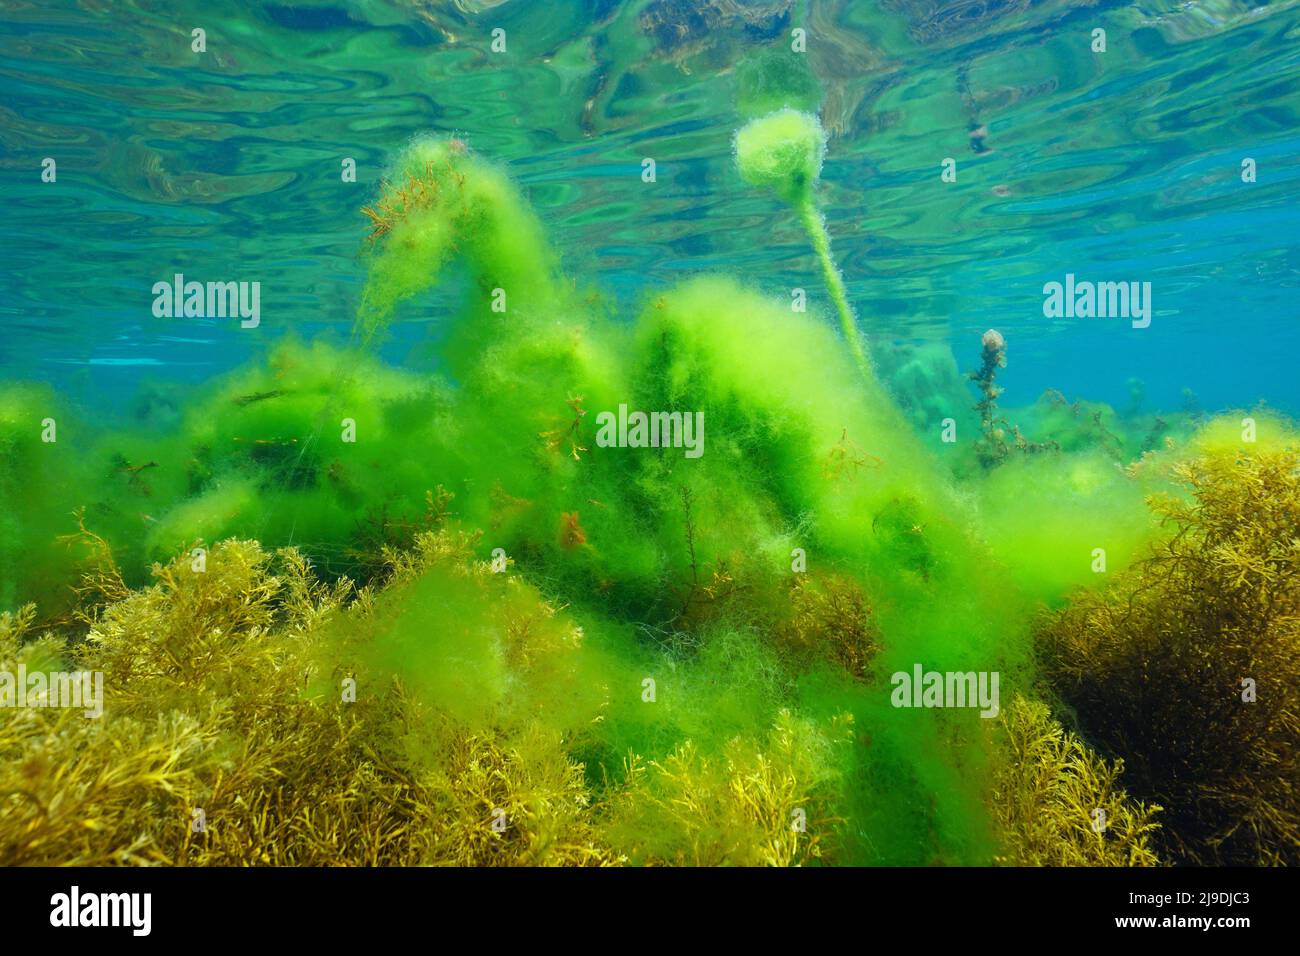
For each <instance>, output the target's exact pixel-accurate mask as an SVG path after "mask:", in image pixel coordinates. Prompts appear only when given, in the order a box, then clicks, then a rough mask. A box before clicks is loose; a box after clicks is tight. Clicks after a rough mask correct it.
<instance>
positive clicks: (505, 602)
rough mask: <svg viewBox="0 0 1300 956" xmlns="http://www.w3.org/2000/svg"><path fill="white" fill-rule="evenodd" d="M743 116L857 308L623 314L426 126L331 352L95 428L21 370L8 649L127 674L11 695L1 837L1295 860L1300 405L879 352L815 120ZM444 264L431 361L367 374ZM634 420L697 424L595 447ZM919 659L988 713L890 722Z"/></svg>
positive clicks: (298, 350)
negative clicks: (1076, 382) (1125, 404)
mask: <svg viewBox="0 0 1300 956" xmlns="http://www.w3.org/2000/svg"><path fill="white" fill-rule="evenodd" d="M780 105H782V104H781V103H775V104H773V103H765V104H764V108H765V110H766V108H767V107H771V106H780ZM795 105H800V104H795ZM734 145H735V150H736V159H737V162H738V164H739V167H740V172H741V174H742V176H743V177H744V178H745V179H746V181H748V182H750V183H751V184H753V185H754V186H756V187H759V188H763V189H766V190H768V191H769V192H770V193H771V194H772V195H774V196H775V197H776V198H777V199H778V200H780V201H782V202H784V203H786V204H788V205H789V206H790V209H791V214H792V215H793V216H795V217H797V218H798V220H799V221H800V222H801V223H802V224H803V226H804V228H805V229H806V230H807V231H808V234H809V237H810V242H811V243H812V245H813V248H814V249H815V251H816V252H817V255H818V257H819V261H820V262H821V265H822V269H823V276H822V278H823V279H824V280H825V282H826V288H827V289H828V290H829V292H830V301H831V302H832V304H833V306H834V309H835V316H834V319H835V321H828V317H827V316H825V315H817V314H815V310H810V311H809V312H807V313H805V312H801V311H797V310H794V309H792V308H791V304H790V302H789V301H788V300H787V301H781V300H775V301H774V300H771V299H769V298H765V297H763V296H760V295H758V294H756V293H754V292H752V291H749V290H747V289H745V288H742V287H740V286H738V285H737V284H736V283H734V282H732V281H730V280H728V279H727V278H726V277H713V278H696V279H692V280H690V281H687V282H685V283H683V284H681V285H680V286H679V287H677V288H674V289H672V290H670V291H667V292H665V293H663V294H662V295H654V296H651V297H649V298H647V299H646V300H645V301H644V302H643V303H642V305H641V307H640V312H639V314H638V315H637V316H636V317H635V320H634V321H627V320H626V319H621V320H620V319H619V318H618V317H616V316H615V315H614V314H613V311H614V310H613V306H612V305H611V304H610V301H609V300H608V299H607V298H606V297H604V296H603V295H602V294H601V292H600V291H598V290H595V289H592V288H589V287H586V286H584V285H581V284H580V283H578V282H577V281H575V280H574V279H572V278H570V277H568V276H566V275H564V274H562V273H561V271H560V268H559V265H558V258H557V256H556V255H555V253H554V252H553V251H552V249H551V247H550V246H549V245H548V243H547V239H546V237H545V235H544V231H543V228H542V226H541V223H540V221H539V220H538V218H537V217H536V215H535V214H534V213H533V212H532V210H531V209H530V208H529V207H528V205H527V204H526V203H525V202H524V201H523V199H522V197H521V195H520V193H519V191H518V190H517V189H516V188H515V186H514V185H513V184H512V182H511V180H510V179H509V177H508V176H507V174H506V173H505V171H503V170H502V169H500V168H497V167H496V166H494V165H493V164H492V163H491V162H490V161H488V160H487V159H485V158H482V157H480V156H478V155H476V154H475V153H474V152H473V151H472V150H470V149H469V148H468V147H467V146H466V145H465V144H464V143H462V142H460V141H458V140H454V139H432V138H431V139H425V140H420V141H417V142H415V143H413V144H412V145H411V146H410V148H409V149H408V150H407V152H406V153H405V154H404V155H403V156H402V157H400V158H399V159H398V161H397V162H396V163H395V165H394V167H393V168H392V170H391V171H390V173H389V175H388V177H387V179H386V180H385V184H384V187H383V190H382V194H381V195H380V196H378V197H377V198H376V200H375V202H374V204H373V205H371V206H369V207H368V208H367V210H366V213H367V216H368V218H369V220H370V222H371V225H372V228H373V234H372V237H371V239H370V242H369V244H368V250H369V251H368V253H367V258H366V268H367V270H368V283H367V286H366V290H365V296H364V301H363V303H362V309H361V314H360V316H359V318H358V321H357V323H356V330H355V333H354V337H353V340H352V341H351V342H349V343H346V344H341V345H340V344H329V343H327V342H323V341H317V342H285V343H281V344H279V345H278V346H277V347H276V348H275V349H274V351H273V352H272V354H270V355H269V356H268V357H267V358H266V360H265V361H263V362H260V363H258V364H254V365H252V366H249V367H245V368H243V369H240V370H238V371H236V372H234V373H232V374H230V375H228V376H227V377H225V378H223V379H221V380H219V381H216V382H214V383H212V384H211V385H210V386H209V387H207V388H206V389H205V390H204V392H203V393H202V394H200V395H198V396H193V395H190V396H188V397H186V398H185V399H184V400H182V399H181V398H180V397H179V396H180V395H181V394H182V393H181V392H179V391H178V392H176V393H175V394H169V393H168V392H167V391H166V390H165V389H161V388H159V389H156V390H155V391H154V392H152V393H151V394H149V395H146V396H144V397H143V398H142V400H141V403H140V406H139V415H138V420H137V422H136V424H135V426H134V427H132V428H130V429H125V430H116V431H112V432H105V431H104V430H103V429H101V428H96V427H92V426H91V425H90V423H88V422H85V421H82V420H79V419H78V416H77V413H76V411H75V410H74V409H71V408H63V407H61V405H60V401H59V399H58V396H57V395H54V394H51V393H50V392H48V391H47V390H44V389H42V388H40V387H36V386H27V385H19V384H10V385H5V386H4V387H3V388H2V389H0V486H2V487H3V497H4V500H5V501H6V502H7V503H8V504H7V505H6V507H5V509H4V513H3V515H0V522H2V523H3V524H2V529H0V607H3V608H5V609H7V610H8V613H6V615H5V616H4V617H3V618H2V619H0V659H2V660H3V662H4V663H3V665H2V667H3V669H5V670H8V671H15V670H16V668H17V666H18V665H19V664H20V663H21V664H25V665H26V668H27V670H28V671H34V670H37V669H39V668H40V667H58V666H68V667H76V668H80V669H86V670H97V671H102V672H103V673H104V675H105V682H104V713H103V716H102V717H100V718H98V719H89V720H88V719H86V718H84V717H83V716H82V715H81V713H80V711H70V710H67V709H59V708H31V707H28V708H26V709H15V708H6V709H3V710H0V811H2V812H0V862H3V863H19V864H36V863H114V862H123V863H146V862H157V863H179V864H229V863H277V864H471V865H478V864H616V863H632V864H697V865H715V864H742V865H760V864H761V865H769V864H770V865H790V864H810V863H818V864H823V865H825V864H840V865H855V864H858V865H877V864H886V865H901V864H906V865H925V864H989V863H994V862H1000V863H1010V864H1047V865H1051V864H1065V865H1092V864H1102V865H1156V864H1162V863H1213V862H1231V863H1276V862H1292V863H1294V862H1297V860H1298V859H1300V849H1298V848H1300V793H1298V792H1297V790H1296V787H1295V785H1296V781H1297V780H1298V779H1300V762H1298V761H1300V756H1298V755H1300V748H1298V747H1297V744H1298V742H1300V644H1298V643H1297V640H1298V634H1297V626H1298V625H1297V621H1298V620H1300V573H1298V572H1300V567H1298V565H1300V540H1298V539H1300V534H1298V532H1297V528H1300V477H1298V473H1297V465H1298V462H1300V458H1298V457H1297V456H1298V454H1300V442H1298V441H1297V438H1298V436H1297V432H1296V430H1295V427H1294V425H1293V424H1291V423H1290V422H1288V421H1285V420H1283V419H1281V418H1280V417H1278V416H1276V415H1275V414H1272V413H1270V412H1268V411H1267V410H1264V409H1255V410H1241V411H1233V412H1229V413H1224V414H1222V415H1220V416H1217V417H1206V416H1199V415H1193V414H1190V413H1189V414H1181V415H1171V416H1166V417H1165V418H1163V419H1161V418H1156V417H1155V416H1153V415H1147V416H1140V415H1137V414H1126V413H1120V412H1117V411H1115V410H1114V409H1112V408H1110V407H1108V406H1104V405H1100V404H1093V403H1089V402H1086V401H1081V402H1073V403H1072V402H1070V401H1069V400H1067V399H1065V398H1064V397H1063V396H1060V395H1057V394H1049V395H1047V396H1044V398H1043V399H1042V400H1041V401H1040V402H1039V403H1037V404H1036V405H1034V406H1032V407H1029V408H1024V409H1016V410H1011V409H1004V408H1000V407H999V406H998V403H997V396H998V394H999V386H998V385H997V378H998V376H999V375H1008V374H1013V373H1014V354H1015V353H1014V342H1011V343H1008V342H1006V341H1005V340H1004V339H1003V337H1002V336H1001V335H1000V334H998V333H997V332H996V331H993V330H990V332H989V333H988V334H986V335H985V336H984V340H983V342H973V343H971V349H970V353H969V355H968V356H966V357H964V358H966V359H967V362H966V364H968V365H969V366H970V367H971V369H972V371H971V373H970V375H969V376H963V375H962V374H960V372H959V371H958V369H957V367H956V365H955V364H954V363H953V362H952V360H951V359H950V358H949V359H945V360H942V361H940V360H931V359H930V358H929V357H927V356H924V355H922V356H918V355H907V354H890V353H889V351H888V350H887V349H885V348H882V347H878V346H877V345H876V344H875V343H866V342H863V341H861V340H860V338H859V333H858V331H857V327H856V325H855V323H854V316H853V314H852V309H851V307H850V305H849V303H848V301H847V299H846V297H845V295H844V290H843V284H842V282H841V281H840V279H839V273H838V271H837V269H836V266H835V263H834V261H833V258H832V250H831V248H830V243H829V240H828V239H827V237H826V232H825V229H824V226H823V225H822V221H821V216H820V213H819V211H818V209H817V205H816V198H815V196H816V189H815V187H816V183H817V177H818V174H819V172H820V168H821V162H822V154H823V152H824V150H825V137H824V136H823V134H822V132H821V127H820V124H819V123H818V121H817V120H816V118H815V117H813V116H812V115H811V114H807V113H804V112H797V111H795V110H793V109H785V110H777V111H775V112H771V113H767V115H764V116H762V117H760V118H758V119H756V120H755V121H754V122H753V123H752V124H751V125H750V126H748V127H746V128H745V129H743V130H742V131H741V132H740V134H739V135H738V136H737V137H736V140H735V144H734ZM441 282H449V283H457V284H459V285H458V287H463V288H464V289H465V290H466V295H465V297H464V300H463V303H462V304H461V306H460V309H459V312H458V313H457V314H456V315H454V316H448V317H447V318H446V320H445V321H444V322H443V323H442V324H441V325H440V327H439V328H438V329H437V334H438V344H437V349H438V358H439V361H440V367H439V371H438V374H436V375H435V374H431V373H422V372H420V371H417V370H412V369H398V368H392V367H386V366H385V365H383V364H381V363H380V362H379V361H378V360H377V359H376V358H374V357H373V356H374V350H373V345H374V343H375V342H376V341H377V340H378V338H379V337H380V336H382V335H383V334H384V329H385V327H386V324H387V323H388V322H389V321H390V319H391V317H392V316H393V314H394V310H395V309H398V308H400V307H401V304H402V303H403V302H404V301H406V300H408V299H411V298H412V297H415V296H418V295H420V294H421V293H424V292H426V291H427V290H429V289H430V288H431V287H433V286H434V285H436V284H438V283H441ZM813 282H814V279H813V277H810V279H809V284H810V285H812V284H813ZM1009 360H1010V361H1009ZM972 380H973V383H974V384H973V385H972ZM621 405H622V406H626V407H627V408H628V409H631V410H634V411H635V410H642V411H660V412H680V413H683V414H684V415H685V416H690V415H693V414H694V413H696V412H703V413H704V414H703V425H704V431H703V432H702V433H701V434H700V435H699V436H697V437H699V438H700V439H702V442H703V444H702V446H701V447H702V454H699V455H698V456H692V455H688V454H686V449H683V448H681V447H618V446H617V445H616V444H614V445H611V444H609V443H607V442H602V441H598V440H597V438H598V434H599V427H600V426H599V425H598V418H599V417H600V415H601V413H605V412H616V411H617V410H618V409H619V407H620V406H621ZM47 420H50V421H47ZM51 428H54V429H56V430H57V432H56V435H51V434H50V429H51ZM50 437H55V440H53V441H51V440H49V438H50ZM43 438H44V440H43ZM949 439H951V440H949ZM150 568H151V570H150ZM918 667H919V668H920V670H921V671H922V672H940V673H943V674H947V673H968V672H969V673H973V674H980V675H986V676H987V675H990V674H996V675H997V677H998V681H999V683H998V684H997V685H996V686H997V687H998V689H999V690H998V694H999V697H998V704H997V706H995V707H994V708H993V710H992V712H985V713H982V712H981V709H980V708H978V707H971V706H964V707H963V706H923V707H914V706H897V705H898V704H899V702H900V698H899V695H898V693H897V691H896V686H895V678H894V677H893V675H895V674H899V673H902V674H904V675H908V676H910V675H912V674H913V673H914V672H915V669H916V668H918ZM907 697H908V695H904V697H903V703H910V701H909V700H908V699H907ZM927 702H929V701H928V699H927ZM199 811H202V812H201V817H202V820H203V821H204V825H203V826H201V827H196V826H194V825H193V824H192V821H193V820H195V819H198V818H199V816H200V814H199Z"/></svg>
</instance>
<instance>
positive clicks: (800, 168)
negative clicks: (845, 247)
mask: <svg viewBox="0 0 1300 956" xmlns="http://www.w3.org/2000/svg"><path fill="white" fill-rule="evenodd" d="M735 146H736V166H737V168H738V169H739V170H740V174H741V175H742V176H743V177H745V180H746V181H747V182H749V183H750V184H751V185H754V186H758V187H760V188H764V189H770V190H772V191H773V192H774V193H776V194H777V196H779V197H780V198H781V199H783V200H785V202H787V203H789V204H790V205H791V206H793V207H794V210H795V212H796V213H798V215H799V222H800V224H801V225H802V226H803V227H804V231H806V232H807V233H808V238H809V240H810V241H811V242H812V245H813V251H814V252H816V253H817V261H818V262H820V263H821V267H822V276H823V278H824V279H825V280H826V287H827V289H828V290H829V292H830V296H831V301H832V302H833V303H834V304H835V311H836V312H837V313H838V315H839V319H840V331H841V332H842V333H843V335H844V340H845V341H846V342H847V343H848V345H849V351H850V352H851V353H852V355H853V358H854V361H856V362H857V364H858V367H859V368H861V369H862V372H863V374H864V375H867V376H869V375H870V369H869V366H868V364H867V355H866V351H865V350H864V349H863V347H862V341H861V335H860V333H859V332H858V326H857V321H856V319H855V318H854V316H853V308H852V307H851V306H850V305H849V297H848V293H847V291H846V290H845V288H844V277H843V276H841V275H840V270H839V269H838V268H837V267H836V265H835V260H834V259H833V258H832V257H831V237H830V233H828V232H827V231H826V221H825V219H824V218H823V217H822V214H821V212H820V211H819V210H818V208H817V203H816V199H815V197H814V192H813V190H814V187H815V186H816V185H817V180H818V178H819V177H820V176H821V172H822V161H823V160H824V159H825V156H826V132H825V131H824V130H823V129H822V125H821V122H820V121H819V120H818V119H817V117H816V116H814V115H812V114H811V113H802V112H800V111H799V110H793V109H783V110H778V111H777V112H775V113H770V114H768V115H767V116H764V117H762V118H760V119H756V120H752V121H751V122H749V123H747V124H746V125H745V126H743V127H742V128H741V130H740V132H738V133H737V134H736V144H735Z"/></svg>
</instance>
